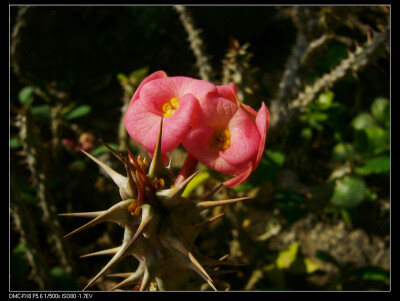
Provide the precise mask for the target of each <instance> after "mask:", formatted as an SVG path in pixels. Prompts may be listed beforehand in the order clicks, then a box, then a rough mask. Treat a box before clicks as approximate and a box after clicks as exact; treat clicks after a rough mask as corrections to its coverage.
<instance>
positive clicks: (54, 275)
mask: <svg viewBox="0 0 400 301" xmlns="http://www.w3.org/2000/svg"><path fill="white" fill-rule="evenodd" d="M50 276H51V282H52V289H53V290H59V291H71V290H78V285H77V283H76V281H75V279H74V277H73V275H72V274H71V273H70V272H67V271H66V270H65V269H64V268H62V267H58V266H57V267H53V268H52V269H51V270H50Z"/></svg>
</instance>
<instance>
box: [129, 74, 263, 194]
mask: <svg viewBox="0 0 400 301" xmlns="http://www.w3.org/2000/svg"><path fill="white" fill-rule="evenodd" d="M161 118H163V131H162V148H161V153H163V154H164V156H166V155H165V154H166V153H167V152H170V151H172V150H173V149H175V148H176V147H177V146H178V145H179V144H182V145H183V147H184V148H185V149H186V150H187V151H188V159H187V162H191V164H190V165H191V166H192V167H193V166H195V165H196V164H197V162H201V163H202V164H204V165H205V166H207V167H209V168H211V169H213V170H216V171H218V172H221V173H224V174H229V175H235V176H234V177H233V178H231V179H229V180H227V181H226V182H224V185H225V186H227V187H235V186H237V185H239V184H240V183H242V182H243V181H245V180H246V179H247V178H248V177H249V176H250V175H251V173H252V172H253V171H254V170H255V169H256V167H257V166H258V164H259V162H260V160H261V157H262V154H263V151H264V146H265V138H266V134H267V129H268V125H269V121H270V116H269V111H268V108H267V107H266V106H265V104H264V103H262V105H261V108H260V109H259V111H258V112H257V111H255V110H254V109H252V108H251V107H249V106H247V105H245V104H243V103H241V102H240V101H239V100H238V96H237V87H236V85H235V84H233V83H230V84H229V85H221V86H218V85H214V84H212V83H209V82H207V81H203V80H199V79H193V78H189V77H183V76H175V77H168V76H167V74H166V73H165V72H164V71H157V72H155V73H153V74H151V75H150V76H148V77H147V78H146V79H144V80H143V82H142V83H141V84H140V86H139V87H138V88H137V90H136V91H135V93H134V95H133V97H132V100H131V102H130V105H129V108H128V110H127V112H126V115H125V127H126V129H127V131H128V133H129V135H130V136H131V137H132V138H133V139H134V140H135V141H137V142H138V143H140V144H141V145H142V146H143V147H144V148H145V149H146V150H147V151H148V152H149V154H150V155H151V156H152V155H153V152H154V149H155V146H156V143H157V137H158V131H159V124H160V119H161ZM193 163H194V164H193Z"/></svg>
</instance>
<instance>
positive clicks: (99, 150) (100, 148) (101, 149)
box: [90, 142, 118, 157]
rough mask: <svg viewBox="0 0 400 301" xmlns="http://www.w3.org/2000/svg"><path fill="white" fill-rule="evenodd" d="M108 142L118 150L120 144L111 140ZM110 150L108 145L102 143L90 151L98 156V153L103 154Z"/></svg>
mask: <svg viewBox="0 0 400 301" xmlns="http://www.w3.org/2000/svg"><path fill="white" fill-rule="evenodd" d="M107 144H108V145H109V146H111V147H112V148H113V149H116V150H118V145H116V144H115V143H112V142H110V143H107ZM109 151H110V150H109V149H108V148H107V147H106V146H104V145H100V146H98V147H96V148H95V149H94V150H92V151H91V152H90V154H91V155H92V156H94V157H96V156H98V155H101V154H103V153H106V152H109Z"/></svg>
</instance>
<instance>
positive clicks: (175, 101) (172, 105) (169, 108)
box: [162, 97, 179, 117]
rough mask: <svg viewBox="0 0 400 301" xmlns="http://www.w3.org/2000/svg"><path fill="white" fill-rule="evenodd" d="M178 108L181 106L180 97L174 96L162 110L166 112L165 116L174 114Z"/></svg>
mask: <svg viewBox="0 0 400 301" xmlns="http://www.w3.org/2000/svg"><path fill="white" fill-rule="evenodd" d="M178 108H179V98H178V97H172V98H171V99H170V100H169V101H168V102H166V103H165V104H164V105H163V107H162V110H163V112H164V114H163V116H164V117H170V116H172V115H173V114H174V113H175V111H176V110H177V109H178Z"/></svg>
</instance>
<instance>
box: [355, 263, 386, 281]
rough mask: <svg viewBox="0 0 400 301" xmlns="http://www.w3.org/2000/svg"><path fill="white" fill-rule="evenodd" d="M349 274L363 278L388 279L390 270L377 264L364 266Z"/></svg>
mask: <svg viewBox="0 0 400 301" xmlns="http://www.w3.org/2000/svg"><path fill="white" fill-rule="evenodd" d="M350 275H351V276H354V277H357V278H361V279H365V280H389V279H390V272H389V271H387V270H385V269H382V268H380V267H377V266H365V267H361V268H358V269H356V270H354V271H352V272H351V273H350Z"/></svg>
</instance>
